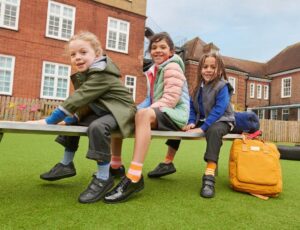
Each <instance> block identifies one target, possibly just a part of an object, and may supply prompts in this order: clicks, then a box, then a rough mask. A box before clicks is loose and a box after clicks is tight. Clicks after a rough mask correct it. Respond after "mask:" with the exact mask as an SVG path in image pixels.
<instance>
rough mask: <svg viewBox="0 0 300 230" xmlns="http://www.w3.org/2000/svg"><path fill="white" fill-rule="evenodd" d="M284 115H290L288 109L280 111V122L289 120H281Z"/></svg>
mask: <svg viewBox="0 0 300 230" xmlns="http://www.w3.org/2000/svg"><path fill="white" fill-rule="evenodd" d="M285 115H287V116H288V117H289V115H290V110H289V109H282V110H281V120H283V121H288V120H289V119H287V120H284V119H283V118H284V116H285Z"/></svg>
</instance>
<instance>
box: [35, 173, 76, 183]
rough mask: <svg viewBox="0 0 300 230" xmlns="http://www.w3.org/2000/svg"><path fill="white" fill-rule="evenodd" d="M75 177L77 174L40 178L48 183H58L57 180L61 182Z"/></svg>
mask: <svg viewBox="0 0 300 230" xmlns="http://www.w3.org/2000/svg"><path fill="white" fill-rule="evenodd" d="M73 176H76V173H72V174H66V175H63V176H58V177H42V176H40V179H42V180H46V181H56V180H61V179H64V178H68V177H73Z"/></svg>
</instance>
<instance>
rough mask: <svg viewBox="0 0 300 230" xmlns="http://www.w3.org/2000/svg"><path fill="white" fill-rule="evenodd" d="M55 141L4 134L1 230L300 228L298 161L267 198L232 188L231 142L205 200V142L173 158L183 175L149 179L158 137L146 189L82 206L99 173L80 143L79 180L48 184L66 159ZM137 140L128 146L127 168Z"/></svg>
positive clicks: (185, 146) (287, 164)
mask: <svg viewBox="0 0 300 230" xmlns="http://www.w3.org/2000/svg"><path fill="white" fill-rule="evenodd" d="M53 140H54V136H43V135H22V134H18V135H17V134H5V135H4V138H3V140H2V142H1V143H0V159H1V160H0V186H1V187H0V205H1V209H0V229H1V230H2V229H172V230H173V229H300V215H299V210H300V201H299V200H300V192H299V191H300V171H299V163H300V162H299V161H281V163H282V169H283V185H284V190H283V193H282V194H281V195H280V197H279V198H274V199H270V200H268V201H263V200H260V199H258V198H255V197H253V196H250V195H247V194H242V193H237V192H234V191H232V190H231V189H230V188H229V185H228V184H229V183H228V167H227V166H228V156H229V148H230V145H231V142H225V143H224V146H223V148H222V153H221V156H220V163H219V176H218V177H217V184H216V197H215V198H214V199H203V198H201V197H200V196H199V190H200V186H201V175H202V173H203V171H204V166H205V164H204V162H203V159H202V157H203V151H204V148H205V141H184V142H183V143H182V146H181V149H180V151H179V153H178V156H177V158H176V160H175V164H176V168H177V172H176V173H175V174H173V175H170V176H167V177H165V178H163V179H156V180H155V179H148V178H147V177H146V172H148V171H149V170H151V169H153V168H154V167H155V166H156V165H157V163H158V162H160V161H161V160H162V159H163V157H164V155H165V151H166V147H165V145H164V140H153V141H152V144H151V147H150V150H149V155H148V157H147V160H146V162H145V165H144V172H145V173H144V175H145V189H144V190H143V191H142V192H140V193H138V194H137V195H136V196H135V197H134V198H133V199H130V200H129V201H128V202H125V203H121V204H114V205H109V204H104V203H103V202H97V203H94V204H87V205H83V204H80V203H78V202H77V198H78V195H79V194H80V192H82V191H83V190H84V189H85V188H86V186H87V184H88V183H89V181H90V179H91V175H92V173H93V172H94V171H95V170H96V166H95V163H94V162H93V161H91V160H88V159H86V158H85V152H86V148H87V138H82V140H81V143H80V148H79V151H78V155H77V157H76V159H75V165H76V168H77V176H76V177H73V178H69V179H65V180H62V181H58V182H45V181H42V180H40V179H39V174H40V173H42V172H44V171H46V170H48V169H50V168H51V167H52V166H53V165H54V164H55V163H57V162H58V161H59V160H60V159H61V157H62V151H63V149H62V147H61V146H59V145H58V144H56V143H55V142H54V141H53ZM132 148H133V139H128V140H126V141H125V143H124V149H123V158H124V163H125V166H126V167H128V164H129V162H130V159H131V155H132Z"/></svg>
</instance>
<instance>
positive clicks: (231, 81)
mask: <svg viewBox="0 0 300 230" xmlns="http://www.w3.org/2000/svg"><path fill="white" fill-rule="evenodd" d="M228 82H229V83H230V85H231V86H232V88H233V94H235V78H234V77H228Z"/></svg>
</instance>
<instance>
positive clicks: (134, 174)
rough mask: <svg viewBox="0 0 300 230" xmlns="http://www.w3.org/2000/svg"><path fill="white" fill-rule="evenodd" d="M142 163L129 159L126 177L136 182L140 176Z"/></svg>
mask: <svg viewBox="0 0 300 230" xmlns="http://www.w3.org/2000/svg"><path fill="white" fill-rule="evenodd" d="M142 170H143V164H141V163H138V162H134V161H131V164H130V167H129V170H128V172H127V175H126V176H127V177H128V178H129V179H130V180H131V181H132V182H138V181H139V180H140V179H141V177H142Z"/></svg>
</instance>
